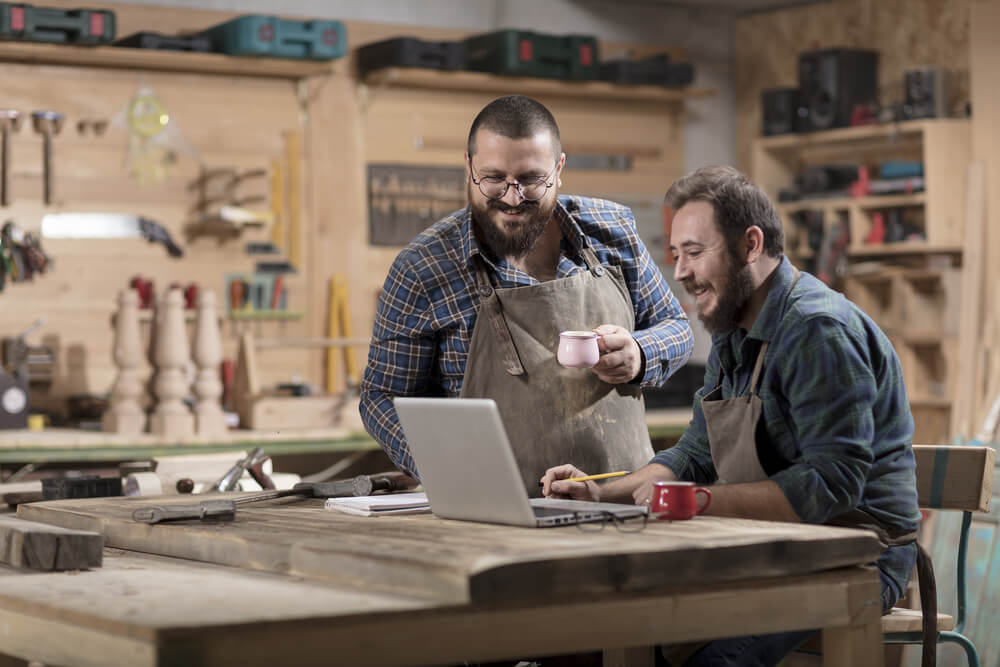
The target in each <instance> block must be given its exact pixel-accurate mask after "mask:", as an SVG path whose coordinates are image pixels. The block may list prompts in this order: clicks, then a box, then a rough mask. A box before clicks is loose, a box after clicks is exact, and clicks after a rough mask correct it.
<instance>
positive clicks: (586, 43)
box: [465, 30, 598, 79]
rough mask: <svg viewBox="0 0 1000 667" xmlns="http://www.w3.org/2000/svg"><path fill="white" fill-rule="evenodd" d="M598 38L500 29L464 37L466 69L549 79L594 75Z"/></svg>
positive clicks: (584, 77) (589, 76)
mask: <svg viewBox="0 0 1000 667" xmlns="http://www.w3.org/2000/svg"><path fill="white" fill-rule="evenodd" d="M597 60H598V58H597V39H596V38H594V37H591V36H589V35H567V36H559V35H545V34H542V33H537V32H530V31H527V30H500V31H498V32H489V33H484V34H482V35H474V36H472V37H468V38H466V40H465V66H466V69H471V70H477V71H480V72H492V73H493V74H509V75H513V76H537V77H545V78H549V79H595V78H597V73H598V70H597Z"/></svg>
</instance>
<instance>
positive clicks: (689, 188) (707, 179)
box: [665, 166, 785, 257]
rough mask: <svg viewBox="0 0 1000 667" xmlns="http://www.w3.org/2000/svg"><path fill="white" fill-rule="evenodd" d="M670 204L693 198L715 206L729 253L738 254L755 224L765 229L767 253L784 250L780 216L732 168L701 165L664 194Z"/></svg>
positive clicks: (679, 204)
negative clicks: (745, 233) (747, 231)
mask: <svg viewBox="0 0 1000 667" xmlns="http://www.w3.org/2000/svg"><path fill="white" fill-rule="evenodd" d="M665 201H666V204H667V206H669V207H670V208H672V209H673V210H675V211H676V210H677V209H679V208H681V207H682V206H684V205H685V204H687V203H689V202H692V201H703V202H707V203H709V204H711V205H712V209H713V210H714V211H715V224H717V225H718V226H719V231H721V232H722V236H723V238H725V239H726V246H727V247H728V248H729V253H730V255H731V256H732V257H735V256H736V255H737V253H738V251H739V247H740V239H741V238H743V234H744V232H746V230H747V229H749V228H750V227H752V226H754V225H756V226H757V227H760V228H761V230H762V231H763V232H764V252H765V253H767V255H768V256H770V257H778V256H780V255H781V253H782V252H783V251H784V245H785V237H784V232H783V231H782V228H781V216H779V215H778V211H777V209H775V208H774V204H772V203H771V200H770V199H768V197H767V195H766V194H764V191H763V190H761V189H760V188H759V187H757V185H755V184H754V183H753V182H752V181H751V180H750V179H749V178H747V177H746V176H745V175H743V174H742V173H740V172H739V171H738V170H736V169H734V168H732V167H726V166H718V167H702V168H701V169H696V170H695V171H693V172H691V173H690V174H688V175H687V176H684V177H683V178H681V179H679V180H677V181H676V182H675V183H674V184H673V185H671V186H670V189H669V190H667V195H666V197H665Z"/></svg>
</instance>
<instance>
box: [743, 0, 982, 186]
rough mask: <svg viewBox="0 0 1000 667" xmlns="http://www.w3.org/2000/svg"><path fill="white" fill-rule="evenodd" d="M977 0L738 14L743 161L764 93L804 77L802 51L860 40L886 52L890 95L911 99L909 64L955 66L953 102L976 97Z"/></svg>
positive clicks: (885, 92)
mask: <svg viewBox="0 0 1000 667" xmlns="http://www.w3.org/2000/svg"><path fill="white" fill-rule="evenodd" d="M969 4H970V0H833V1H832V2H826V3H819V4H814V5H807V6H804V7H799V8H794V9H783V10H779V11H773V12H765V13H760V14H754V15H751V16H747V17H743V18H740V19H737V20H736V22H735V25H734V27H733V86H734V92H733V99H734V111H735V114H734V116H735V123H736V148H737V164H738V166H740V167H741V168H742V169H744V170H749V168H750V140H751V139H753V138H754V137H756V136H759V135H760V126H761V109H760V94H761V91H762V90H764V89H765V88H774V87H780V86H797V85H798V54H799V53H800V52H802V51H807V50H810V49H813V48H835V47H852V48H866V49H876V50H878V51H879V52H880V60H879V87H880V89H881V90H880V94H881V99H882V102H883V103H886V104H892V103H899V102H901V101H902V99H903V70H904V69H905V68H907V67H911V66H916V65H928V64H935V65H942V66H944V67H946V68H947V69H948V70H949V75H950V79H949V81H948V85H949V94H948V98H949V108H951V109H952V111H953V112H958V111H960V110H962V109H963V108H964V105H965V103H967V102H968V101H969Z"/></svg>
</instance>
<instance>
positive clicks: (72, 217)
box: [42, 213, 184, 257]
mask: <svg viewBox="0 0 1000 667" xmlns="http://www.w3.org/2000/svg"><path fill="white" fill-rule="evenodd" d="M42 236H45V237H48V238H59V239H121V238H133V237H142V238H144V239H146V240H147V241H149V242H150V243H162V244H163V246H164V247H165V248H166V249H167V252H168V253H170V256H171V257H181V256H183V255H184V251H183V250H181V248H180V246H178V245H177V244H176V243H174V239H173V238H172V237H171V236H170V232H169V231H167V229H166V228H165V227H164V226H163V225H161V224H160V223H158V222H156V221H155V220H150V219H149V218H144V217H142V216H138V215H127V214H119V213H49V214H47V215H45V216H43V217H42Z"/></svg>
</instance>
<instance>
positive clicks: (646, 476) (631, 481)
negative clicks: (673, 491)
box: [599, 463, 677, 504]
mask: <svg viewBox="0 0 1000 667" xmlns="http://www.w3.org/2000/svg"><path fill="white" fill-rule="evenodd" d="M676 479H677V475H675V474H674V471H673V470H671V469H670V468H668V467H667V466H665V465H661V464H659V463H650V464H647V465H645V466H643V467H642V468H639V469H638V470H636V471H635V472H634V473H632V474H631V475H626V476H625V477H622V478H621V479H616V480H614V481H613V482H608V483H607V484H604V485H603V486H601V487H600V491H601V497H600V499H599V500H600V501H601V502H606V503H627V504H632V503H633V502H635V501H634V499H633V494H634V493H635V491H636V489H638V488H639V487H641V486H644V485H646V484H652V483H653V482H668V481H674V480H676Z"/></svg>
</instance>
